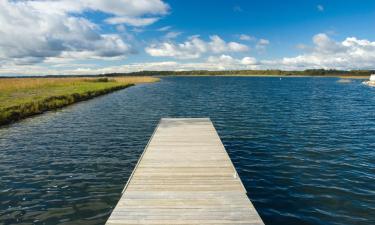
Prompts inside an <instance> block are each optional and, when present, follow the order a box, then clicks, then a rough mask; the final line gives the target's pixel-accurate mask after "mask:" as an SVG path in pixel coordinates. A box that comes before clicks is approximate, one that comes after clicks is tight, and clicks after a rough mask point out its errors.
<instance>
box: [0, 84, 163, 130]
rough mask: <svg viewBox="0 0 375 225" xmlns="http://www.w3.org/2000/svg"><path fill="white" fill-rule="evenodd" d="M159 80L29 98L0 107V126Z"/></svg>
mask: <svg viewBox="0 0 375 225" xmlns="http://www.w3.org/2000/svg"><path fill="white" fill-rule="evenodd" d="M60 79H61V78H60ZM62 79H64V78H62ZM125 79H126V78H125ZM157 81H159V80H158V79H157V78H149V80H147V81H138V82H137V81H136V80H133V82H127V83H126V82H124V83H121V81H120V82H119V83H115V82H111V84H110V85H113V86H109V87H99V88H97V87H96V86H93V87H89V88H88V90H84V91H75V92H70V93H66V94H62V95H51V96H47V97H44V98H41V99H38V100H29V101H27V102H25V103H20V104H15V105H12V106H10V107H4V108H0V128H1V127H3V126H5V125H10V124H13V123H15V122H18V121H20V120H22V119H26V118H29V117H32V116H35V115H40V114H43V113H45V112H47V111H53V110H57V109H61V108H64V107H66V106H69V105H73V104H75V103H78V102H82V101H86V100H90V99H93V98H95V97H98V96H102V95H105V94H109V93H112V92H115V91H118V90H122V89H126V88H128V87H132V86H135V85H136V84H139V83H151V82H157ZM85 82H91V83H93V85H97V84H100V83H103V85H108V84H109V83H110V82H108V80H107V81H104V82H101V81H99V82H96V81H85ZM94 82H95V84H94ZM112 83H113V84H112ZM72 85H77V84H72ZM84 85H87V84H86V83H85V84H84ZM78 86H79V84H78ZM52 88H53V87H52ZM55 88H56V87H55ZM86 88H87V87H86ZM90 88H91V90H90ZM41 89H42V88H41ZM0 94H1V92H0Z"/></svg>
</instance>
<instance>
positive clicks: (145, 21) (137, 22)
mask: <svg viewBox="0 0 375 225" xmlns="http://www.w3.org/2000/svg"><path fill="white" fill-rule="evenodd" d="M158 19H159V18H156V17H151V18H134V17H126V16H122V17H111V18H108V19H106V22H107V23H109V24H128V25H131V26H135V27H143V26H147V25H150V24H153V23H155V22H156V21H157V20H158Z"/></svg>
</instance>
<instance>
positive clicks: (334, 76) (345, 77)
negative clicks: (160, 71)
mask: <svg viewBox="0 0 375 225" xmlns="http://www.w3.org/2000/svg"><path fill="white" fill-rule="evenodd" d="M155 76H156V77H281V78H288V77H292V78H298V77H312V78H314V77H316V78H341V79H358V80H367V79H368V78H369V76H353V75H263V74H260V75H253V74H233V75H231V74H227V75H225V74H224V75H211V74H197V75H189V74H187V75H155Z"/></svg>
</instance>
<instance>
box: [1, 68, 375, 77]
mask: <svg viewBox="0 0 375 225" xmlns="http://www.w3.org/2000/svg"><path fill="white" fill-rule="evenodd" d="M371 74H375V70H325V69H309V70H302V71H297V70H294V71H293V70H292V71H287V70H217V71H210V70H188V71H152V70H146V71H139V72H130V73H107V74H97V75H89V74H87V75H84V74H82V75H47V76H42V77H87V76H99V77H102V76H108V77H116V76H179V75H181V76H184V75H212V76H215V75H216V76H219V75H280V76H288V75H289V76H293V75H294V76H370V75H371ZM13 77H15V78H16V77H40V76H13ZM8 78H9V77H8ZM0 79H1V77H0Z"/></svg>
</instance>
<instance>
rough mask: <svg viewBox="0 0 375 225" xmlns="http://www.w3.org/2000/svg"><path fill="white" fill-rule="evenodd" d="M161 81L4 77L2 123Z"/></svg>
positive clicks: (0, 98) (0, 102) (0, 83)
mask: <svg viewBox="0 0 375 225" xmlns="http://www.w3.org/2000/svg"><path fill="white" fill-rule="evenodd" d="M157 80H158V79H157V78H153V77H113V78H106V77H100V78H97V77H95V78H92V77H78V78H2V79H0V125H4V124H8V123H12V122H15V121H18V120H20V119H23V118H26V117H28V116H32V115H36V114H40V113H43V112H45V111H48V110H53V109H57V108H61V107H64V106H67V105H70V104H73V103H75V102H78V101H83V100H87V99H90V98H93V97H95V96H99V95H103V94H106V93H109V92H112V91H116V90H119V89H123V88H126V87H129V86H132V85H134V84H139V83H148V82H155V81H157Z"/></svg>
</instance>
